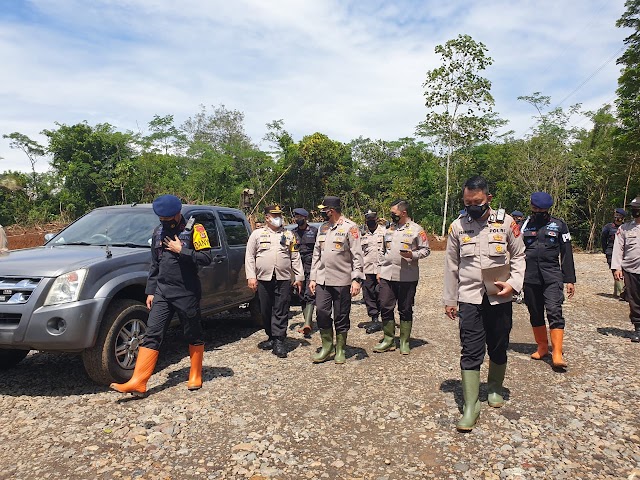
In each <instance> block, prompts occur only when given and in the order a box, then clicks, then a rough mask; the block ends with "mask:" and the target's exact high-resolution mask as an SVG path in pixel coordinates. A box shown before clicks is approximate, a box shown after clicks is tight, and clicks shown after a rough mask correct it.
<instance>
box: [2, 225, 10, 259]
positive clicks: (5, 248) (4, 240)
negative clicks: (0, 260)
mask: <svg viewBox="0 0 640 480" xmlns="http://www.w3.org/2000/svg"><path fill="white" fill-rule="evenodd" d="M8 251H9V245H8V242H7V234H6V233H5V232H4V228H2V225H0V253H7V252H8Z"/></svg>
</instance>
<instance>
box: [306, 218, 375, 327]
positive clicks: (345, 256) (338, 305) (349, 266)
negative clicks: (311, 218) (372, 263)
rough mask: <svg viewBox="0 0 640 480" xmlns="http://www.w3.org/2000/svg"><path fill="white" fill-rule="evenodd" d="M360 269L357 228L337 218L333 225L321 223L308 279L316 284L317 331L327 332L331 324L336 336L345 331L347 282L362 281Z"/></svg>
mask: <svg viewBox="0 0 640 480" xmlns="http://www.w3.org/2000/svg"><path fill="white" fill-rule="evenodd" d="M362 268H363V256H362V247H361V244H360V230H359V229H358V226H357V225H356V224H355V223H353V222H352V221H351V220H349V219H347V218H345V217H340V219H339V220H338V221H337V223H336V224H335V225H331V224H330V223H328V222H325V223H323V224H322V226H321V227H320V229H319V230H318V238H317V239H316V245H315V247H314V249H313V261H312V263H311V276H310V278H311V280H312V281H315V282H316V284H317V287H316V308H317V316H316V318H317V320H318V327H319V328H320V330H328V329H331V328H332V327H333V324H334V323H335V330H336V334H341V333H346V332H348V331H349V328H350V327H351V320H350V318H349V314H350V312H351V293H350V291H351V282H352V281H353V280H355V279H356V278H358V279H364V277H365V275H364V273H363V271H362ZM332 313H333V314H334V315H335V322H334V320H333V319H332V318H331V314H332Z"/></svg>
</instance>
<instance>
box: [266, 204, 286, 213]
mask: <svg viewBox="0 0 640 480" xmlns="http://www.w3.org/2000/svg"><path fill="white" fill-rule="evenodd" d="M264 213H265V214H267V213H273V214H278V213H282V209H281V208H280V205H278V204H274V205H267V206H266V207H264Z"/></svg>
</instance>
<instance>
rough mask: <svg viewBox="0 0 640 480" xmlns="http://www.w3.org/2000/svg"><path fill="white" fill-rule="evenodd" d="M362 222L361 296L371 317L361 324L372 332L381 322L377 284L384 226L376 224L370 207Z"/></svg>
mask: <svg viewBox="0 0 640 480" xmlns="http://www.w3.org/2000/svg"><path fill="white" fill-rule="evenodd" d="M364 222H365V224H364V227H363V228H362V238H361V245H362V255H363V258H364V275H365V279H364V281H363V282H362V296H363V297H364V303H365V305H366V306H367V315H369V318H371V323H368V324H364V325H363V326H365V332H367V333H374V332H379V331H380V330H382V324H381V323H380V319H379V316H380V300H379V299H378V294H379V288H380V287H379V285H378V273H379V257H380V251H381V250H382V242H383V241H384V232H385V228H384V227H383V226H382V225H379V224H378V213H377V212H374V211H373V210H371V209H369V210H368V211H367V212H366V213H365V214H364ZM358 326H360V325H358Z"/></svg>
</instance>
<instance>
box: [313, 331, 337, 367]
mask: <svg viewBox="0 0 640 480" xmlns="http://www.w3.org/2000/svg"><path fill="white" fill-rule="evenodd" d="M320 338H321V339H322V349H321V350H320V351H319V352H318V353H317V354H315V355H314V356H313V363H322V362H324V361H326V360H327V359H328V358H329V357H330V356H331V355H332V354H333V353H334V352H335V350H334V348H333V329H332V328H328V329H326V330H320Z"/></svg>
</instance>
